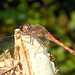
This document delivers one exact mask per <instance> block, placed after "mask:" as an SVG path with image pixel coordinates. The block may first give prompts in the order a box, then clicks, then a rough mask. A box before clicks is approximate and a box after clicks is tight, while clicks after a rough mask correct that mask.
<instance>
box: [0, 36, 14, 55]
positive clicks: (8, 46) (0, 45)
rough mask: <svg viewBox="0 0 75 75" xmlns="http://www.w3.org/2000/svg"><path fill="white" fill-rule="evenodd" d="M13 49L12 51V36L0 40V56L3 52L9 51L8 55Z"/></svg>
mask: <svg viewBox="0 0 75 75" xmlns="http://www.w3.org/2000/svg"><path fill="white" fill-rule="evenodd" d="M13 49H14V36H13V35H11V36H7V37H5V38H2V39H0V54H2V53H3V52H4V51H5V50H10V53H13Z"/></svg>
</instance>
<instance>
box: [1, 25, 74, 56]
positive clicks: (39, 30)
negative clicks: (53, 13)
mask: <svg viewBox="0 0 75 75" xmlns="http://www.w3.org/2000/svg"><path fill="white" fill-rule="evenodd" d="M19 29H20V30H21V31H23V32H24V33H25V35H26V34H27V35H30V36H36V37H45V38H46V39H48V40H50V41H53V42H54V43H56V44H58V45H60V46H62V47H63V48H65V49H66V50H67V51H69V52H70V53H71V54H73V55H75V51H74V50H72V49H71V48H69V47H67V46H65V45H64V44H63V43H61V42H60V41H58V40H57V39H56V38H54V37H53V36H52V35H51V33H50V32H48V31H47V29H46V28H45V27H43V26H41V25H38V24H37V25H34V26H31V24H24V25H21V26H19ZM13 40H14V36H13V35H11V36H8V37H5V38H3V39H2V40H0V52H1V51H2V50H5V49H9V50H10V51H11V53H13V52H12V51H13V49H14V41H13ZM5 41H6V42H5ZM11 42H12V43H11ZM5 44H6V45H5ZM7 45H8V46H7ZM6 47H7V48H6ZM8 52H9V51H8Z"/></svg>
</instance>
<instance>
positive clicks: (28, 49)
mask: <svg viewBox="0 0 75 75" xmlns="http://www.w3.org/2000/svg"><path fill="white" fill-rule="evenodd" d="M14 37H15V46H14V48H15V49H14V59H13V65H12V66H9V67H11V68H9V71H13V72H12V73H11V72H10V73H11V74H15V75H55V73H54V70H53V68H52V65H51V61H50V59H49V57H48V53H47V52H46V48H45V47H44V46H43V45H42V44H41V43H39V40H37V39H36V38H34V37H31V42H30V36H29V35H25V34H24V32H22V31H20V30H19V29H16V30H15V36H14ZM32 39H33V40H34V41H33V44H32ZM15 61H16V63H15ZM7 63H8V62H7ZM16 68H17V70H16ZM5 72H6V71H5ZM3 74H4V73H3ZM7 75H8V74H7Z"/></svg>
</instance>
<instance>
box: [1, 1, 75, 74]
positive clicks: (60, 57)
mask: <svg viewBox="0 0 75 75" xmlns="http://www.w3.org/2000/svg"><path fill="white" fill-rule="evenodd" d="M25 23H29V24H34V25H35V24H40V25H42V26H44V27H45V28H46V29H47V30H48V31H49V32H50V33H51V34H52V35H53V36H54V37H55V38H57V39H59V40H60V41H61V42H63V43H64V44H65V45H66V46H68V47H70V48H72V49H74V50H75V0H0V38H3V37H5V36H8V35H11V34H13V33H14V29H15V28H18V27H19V26H20V25H24V24H25ZM47 50H48V52H50V54H52V55H53V56H54V57H55V58H56V60H55V61H54V62H55V65H56V67H57V69H58V70H59V72H58V73H57V75H75V56H74V55H72V54H70V53H69V52H67V51H66V50H65V49H64V48H62V47H60V46H58V45H57V44H55V43H53V42H50V43H49V45H48V46H47Z"/></svg>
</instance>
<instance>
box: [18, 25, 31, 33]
mask: <svg viewBox="0 0 75 75" xmlns="http://www.w3.org/2000/svg"><path fill="white" fill-rule="evenodd" d="M19 28H20V29H21V30H22V31H23V32H25V33H29V32H30V30H31V28H32V27H31V25H30V24H24V25H23V26H20V27H19Z"/></svg>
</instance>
